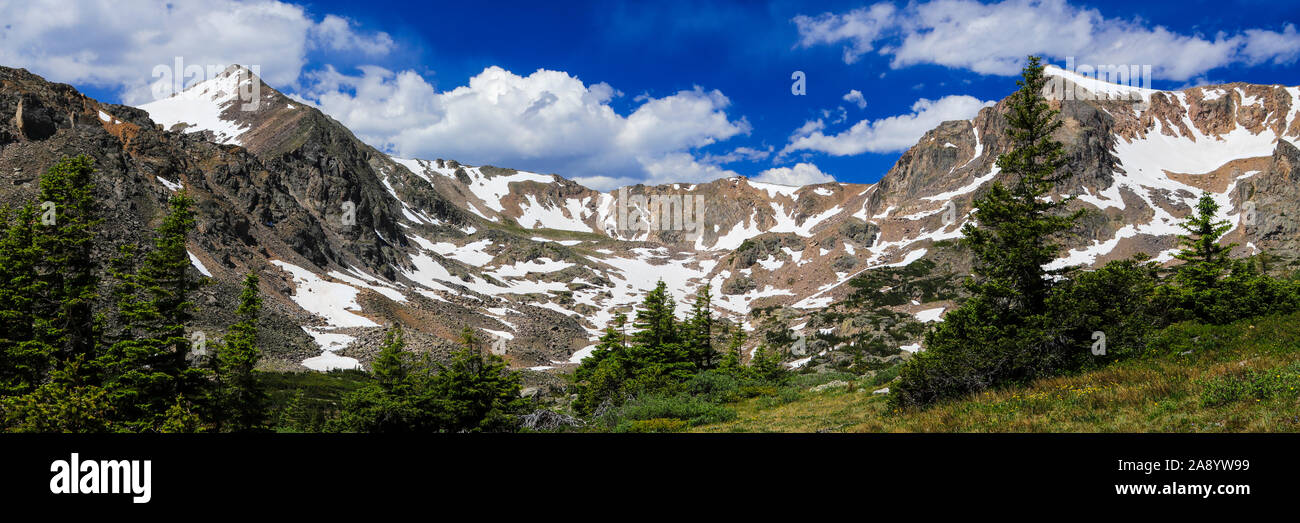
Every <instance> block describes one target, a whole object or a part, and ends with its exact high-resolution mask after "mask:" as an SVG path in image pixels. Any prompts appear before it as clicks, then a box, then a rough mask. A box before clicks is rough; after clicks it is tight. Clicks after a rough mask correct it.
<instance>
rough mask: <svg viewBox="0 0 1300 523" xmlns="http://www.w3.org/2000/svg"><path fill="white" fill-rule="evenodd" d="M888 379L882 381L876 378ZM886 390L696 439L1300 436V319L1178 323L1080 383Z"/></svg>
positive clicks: (823, 395) (784, 410)
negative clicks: (939, 398) (1139, 351)
mask: <svg viewBox="0 0 1300 523" xmlns="http://www.w3.org/2000/svg"><path fill="white" fill-rule="evenodd" d="M878 381H879V380H877V382H878ZM886 385H888V384H887V383H872V382H868V381H856V382H853V383H852V384H851V386H850V387H847V388H835V389H829V390H824V391H819V392H812V391H811V390H808V388H801V389H800V390H799V391H798V393H797V397H796V398H794V399H793V400H792V401H789V402H783V403H773V402H771V401H769V400H770V398H756V399H747V400H741V401H738V402H736V403H734V404H733V405H732V408H733V409H734V410H735V411H736V416H735V418H734V419H732V420H729V421H725V422H720V423H710V424H704V425H700V426H696V427H692V428H690V429H689V430H692V431H697V432H815V431H843V432H1297V431H1300V314H1289V315H1281V316H1273V317H1266V318H1256V319H1252V320H1248V321H1242V322H1238V323H1234V324H1231V325H1225V326H1207V325H1195V324H1180V325H1175V326H1172V327H1170V328H1168V329H1165V330H1164V331H1162V332H1160V333H1159V335H1158V336H1157V338H1156V339H1155V340H1154V341H1153V342H1152V343H1151V344H1150V346H1149V347H1148V350H1147V352H1146V353H1145V354H1143V355H1142V356H1140V357H1137V358H1134V359H1130V360H1127V361H1123V362H1119V363H1115V364H1112V365H1109V366H1107V367H1104V368H1101V369H1098V370H1094V371H1090V372H1085V373H1081V374H1078V375H1072V376H1060V377H1055V378H1050V379H1043V380H1039V381H1036V382H1033V383H1031V384H1029V385H1028V386H1025V387H1019V388H1008V389H1002V390H995V391H989V392H985V393H981V394H977V395H973V396H970V397H967V398H965V399H963V400H960V401H953V402H948V403H944V404H940V405H936V406H934V407H931V408H928V409H925V410H906V411H891V410H889V408H888V407H887V405H886V401H885V395H884V394H873V391H874V390H877V389H878V388H880V387H883V386H886Z"/></svg>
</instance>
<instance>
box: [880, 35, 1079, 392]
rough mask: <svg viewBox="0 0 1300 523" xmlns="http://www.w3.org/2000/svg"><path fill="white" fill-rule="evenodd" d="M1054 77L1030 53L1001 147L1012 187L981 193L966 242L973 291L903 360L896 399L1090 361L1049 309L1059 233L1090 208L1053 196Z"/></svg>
mask: <svg viewBox="0 0 1300 523" xmlns="http://www.w3.org/2000/svg"><path fill="white" fill-rule="evenodd" d="M1045 84H1046V78H1045V77H1044V75H1043V65H1042V63H1041V60H1040V59H1039V58H1038V57H1035V56H1031V57H1029V60H1028V64H1027V65H1026V66H1025V68H1024V70H1023V71H1022V78H1021V80H1019V81H1018V82H1017V85H1018V86H1019V89H1018V90H1017V91H1016V92H1015V93H1014V94H1012V96H1011V97H1010V99H1009V104H1008V107H1007V113H1006V120H1007V136H1008V138H1010V150H1009V151H1008V152H1006V153H1004V154H1002V155H1000V156H999V157H998V160H997V166H998V168H999V169H1000V170H1001V172H1003V173H1006V174H1008V175H1011V176H1012V177H1013V178H1014V181H1013V184H1012V186H1011V187H1006V186H1005V185H1003V184H1002V183H1001V182H995V183H994V184H993V185H992V187H991V188H990V189H989V191H988V192H987V193H986V194H984V195H983V196H981V197H979V198H977V199H976V200H975V202H974V205H975V207H976V210H975V212H974V221H973V222H968V223H967V224H966V225H964V226H963V227H962V233H963V235H964V237H963V238H962V240H961V243H962V244H963V245H965V246H966V247H968V248H970V250H971V252H972V254H973V255H974V257H975V266H974V273H975V276H976V278H974V279H968V280H967V288H968V290H969V291H970V293H971V297H970V298H969V299H968V300H967V301H966V302H965V303H963V304H962V306H961V307H958V308H957V309H955V310H953V311H952V312H950V313H949V314H948V315H947V316H946V317H945V318H944V321H943V323H941V324H939V325H938V326H937V327H936V328H935V329H934V330H932V331H930V332H929V334H928V335H927V336H926V341H925V347H926V350H925V351H924V352H922V353H920V354H918V355H917V357H915V358H912V359H911V360H910V361H909V362H908V363H906V364H905V365H904V367H903V368H902V369H901V370H900V373H899V377H900V380H899V382H898V384H897V385H896V386H894V387H891V388H892V389H893V393H892V394H891V395H890V401H891V402H892V403H893V404H894V406H904V407H910V406H923V405H928V404H930V403H933V402H935V401H938V400H940V399H945V398H950V397H953V396H959V395H962V394H968V393H971V392H977V391H981V390H984V389H987V388H989V387H993V386H997V385H1002V384H1006V383H1012V382H1020V381H1025V380H1029V379H1033V378H1035V377H1039V376H1043V375H1054V374H1056V373H1059V372H1061V371H1062V370H1064V369H1068V368H1072V367H1077V366H1078V365H1080V364H1082V363H1083V361H1084V356H1083V354H1086V353H1081V352H1080V351H1078V350H1077V345H1076V344H1075V343H1074V342H1073V341H1072V340H1071V339H1070V338H1069V337H1068V336H1066V335H1065V333H1063V332H1061V330H1060V328H1061V326H1060V325H1057V324H1055V322H1054V320H1053V319H1052V318H1051V317H1050V314H1049V313H1048V307H1047V304H1048V300H1049V298H1051V295H1052V291H1053V286H1054V285H1055V281H1056V278H1054V277H1055V276H1060V275H1062V274H1063V273H1065V272H1067V271H1068V270H1069V268H1065V269H1059V270H1047V269H1044V265H1046V264H1048V263H1050V262H1051V261H1053V260H1054V259H1055V258H1056V255H1057V253H1058V252H1059V250H1060V246H1059V245H1058V244H1057V243H1056V241H1055V240H1054V238H1055V237H1056V236H1058V235H1060V234H1061V233H1063V232H1065V231H1067V230H1069V229H1070V228H1072V227H1073V224H1074V222H1075V221H1076V220H1077V219H1078V218H1079V216H1080V215H1081V214H1082V211H1076V212H1074V213H1069V214H1066V213H1064V207H1065V206H1066V205H1067V204H1068V203H1069V202H1070V201H1071V200H1072V198H1063V199H1059V200H1053V199H1052V198H1051V197H1050V196H1049V194H1048V193H1049V191H1051V189H1052V188H1053V187H1054V186H1055V184H1057V183H1058V182H1059V181H1061V180H1062V179H1063V178H1064V176H1066V174H1065V173H1061V172H1060V171H1061V168H1062V167H1063V166H1064V165H1065V162H1066V159H1065V155H1064V148H1063V146H1062V145H1061V143H1060V142H1057V141H1056V140H1054V139H1053V138H1052V134H1053V133H1054V132H1055V131H1056V130H1057V129H1059V128H1060V126H1061V122H1060V121H1059V120H1057V119H1056V116H1057V111H1055V110H1053V109H1051V107H1050V105H1048V103H1047V100H1046V99H1044V98H1043V87H1044V85H1045Z"/></svg>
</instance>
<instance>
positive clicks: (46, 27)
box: [0, 0, 393, 104]
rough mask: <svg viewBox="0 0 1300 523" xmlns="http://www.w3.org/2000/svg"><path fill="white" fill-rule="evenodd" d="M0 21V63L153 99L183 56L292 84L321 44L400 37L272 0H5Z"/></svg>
mask: <svg viewBox="0 0 1300 523" xmlns="http://www.w3.org/2000/svg"><path fill="white" fill-rule="evenodd" d="M0 20H4V21H5V22H3V23H4V24H5V27H4V31H3V33H0V63H3V64H5V65H7V66H11V67H22V68H26V69H29V70H31V71H32V72H34V73H36V74H39V75H42V76H45V77H47V78H50V79H53V80H56V81H60V82H68V83H75V84H79V85H93V86H99V87H105V88H115V89H119V90H120V92H121V95H122V99H123V101H124V102H125V103H129V104H140V103H145V102H148V101H151V100H153V95H152V93H151V90H150V84H151V83H152V82H153V81H154V80H155V77H154V68H155V66H159V65H163V66H167V67H173V66H174V64H175V61H176V58H177V57H180V58H182V62H183V63H184V64H186V65H197V66H200V67H203V68H204V69H207V68H209V67H212V66H218V65H229V64H233V63H238V64H242V65H247V66H258V67H259V68H260V73H261V75H262V77H263V78H265V79H266V81H267V82H269V83H271V84H272V85H277V86H293V85H296V83H297V81H298V79H299V76H300V75H301V73H302V70H303V67H304V66H305V65H306V64H307V55H308V53H309V52H310V51H311V50H313V49H327V50H330V51H333V52H355V53H359V54H363V55H377V54H383V53H386V52H387V51H388V50H389V49H390V48H391V47H392V45H393V41H392V38H391V37H389V36H388V35H387V34H385V33H382V32H381V33H362V32H359V31H357V30H356V28H354V27H353V24H352V23H351V22H350V21H348V20H347V19H344V18H341V17H338V16H335V15H327V16H325V17H324V18H323V19H321V20H320V21H317V19H316V18H314V17H313V16H312V15H310V14H309V13H307V12H306V11H305V10H304V9H303V8H302V7H299V6H296V5H292V4H287V3H283V2H278V1H270V0H248V1H240V0H208V1H196V0H178V1H173V2H168V3H166V4H158V3H153V2H122V1H114V0H22V1H12V2H8V1H6V2H0ZM212 68H213V69H214V70H215V71H218V72H219V71H220V70H221V68H219V67H212ZM199 79H201V78H191V79H190V80H191V81H196V80H199Z"/></svg>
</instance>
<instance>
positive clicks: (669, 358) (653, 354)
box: [628, 280, 695, 388]
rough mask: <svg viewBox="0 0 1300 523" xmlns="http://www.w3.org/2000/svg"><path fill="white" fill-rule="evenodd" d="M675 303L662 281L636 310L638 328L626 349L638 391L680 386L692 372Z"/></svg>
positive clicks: (692, 365) (689, 354) (692, 366)
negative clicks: (627, 349)
mask: <svg viewBox="0 0 1300 523" xmlns="http://www.w3.org/2000/svg"><path fill="white" fill-rule="evenodd" d="M675 310H676V304H675V303H673V300H672V296H671V295H670V294H669V293H668V285H667V284H666V283H664V282H663V281H662V280H660V281H659V283H658V285H656V286H655V288H654V289H653V290H651V291H650V292H648V293H646V297H645V299H644V300H643V301H642V302H641V308H640V309H639V310H637V311H636V321H635V322H634V323H633V326H634V327H635V328H636V329H637V331H636V332H635V333H633V334H632V346H631V347H630V348H629V353H630V354H629V358H628V363H629V370H630V371H631V373H632V374H633V375H634V376H635V379H636V380H637V381H638V382H639V383H638V384H637V387H640V388H658V387H663V386H667V385H670V384H672V383H680V382H681V381H683V380H685V379H686V378H687V377H688V376H690V374H691V372H692V371H693V370H694V369H695V364H694V362H693V361H692V359H691V352H690V349H689V347H688V346H687V343H686V340H685V339H683V336H682V329H681V327H680V326H679V325H678V322H677V317H676V315H675Z"/></svg>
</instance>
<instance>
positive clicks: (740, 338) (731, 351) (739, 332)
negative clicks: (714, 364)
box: [718, 325, 746, 373]
mask: <svg viewBox="0 0 1300 523" xmlns="http://www.w3.org/2000/svg"><path fill="white" fill-rule="evenodd" d="M745 338H746V336H745V328H744V327H743V326H740V325H737V326H736V328H735V330H733V331H731V338H730V340H729V341H728V342H727V351H726V352H725V353H724V354H723V355H722V363H721V364H719V365H718V367H719V368H722V369H724V370H727V371H731V372H733V373H734V372H735V371H737V370H740V369H741V368H742V367H741V361H742V360H743V355H742V354H741V350H743V348H744V346H745Z"/></svg>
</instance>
